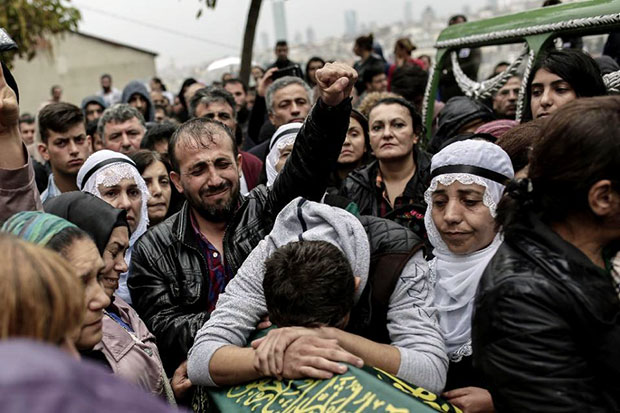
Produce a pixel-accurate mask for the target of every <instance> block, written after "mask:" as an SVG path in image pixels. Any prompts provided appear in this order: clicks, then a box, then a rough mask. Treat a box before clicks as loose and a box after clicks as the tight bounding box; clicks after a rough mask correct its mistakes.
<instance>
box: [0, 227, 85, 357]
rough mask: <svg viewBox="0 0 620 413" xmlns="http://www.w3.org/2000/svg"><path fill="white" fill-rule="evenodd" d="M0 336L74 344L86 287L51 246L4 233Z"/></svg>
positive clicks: (0, 258)
mask: <svg viewBox="0 0 620 413" xmlns="http://www.w3.org/2000/svg"><path fill="white" fill-rule="evenodd" d="M0 262H2V267H1V269H0V303H1V304H0V339H7V338H9V337H27V338H32V339H35V340H40V341H45V342H48V343H52V344H60V345H64V344H69V345H70V347H71V348H74V347H73V346H74V343H73V339H75V338H76V336H77V334H78V333H79V330H80V328H81V326H82V320H83V317H84V307H85V304H84V287H82V284H81V283H80V281H79V278H78V277H77V276H76V275H75V271H74V270H73V268H72V267H71V265H69V263H68V262H67V261H66V260H65V259H64V258H62V257H61V256H60V255H58V254H57V253H55V252H54V251H51V250H49V249H46V248H43V247H39V246H36V245H33V244H30V243H27V242H25V241H22V240H20V239H17V238H15V237H12V236H7V235H2V234H0Z"/></svg>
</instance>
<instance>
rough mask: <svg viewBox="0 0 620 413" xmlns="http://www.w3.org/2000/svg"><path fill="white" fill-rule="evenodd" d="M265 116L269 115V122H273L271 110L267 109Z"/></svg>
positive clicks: (273, 117)
mask: <svg viewBox="0 0 620 413" xmlns="http://www.w3.org/2000/svg"><path fill="white" fill-rule="evenodd" d="M267 116H269V122H271V124H273V121H274V120H275V116H274V115H273V113H271V111H267Z"/></svg>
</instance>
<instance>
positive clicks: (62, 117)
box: [38, 102, 92, 202]
mask: <svg viewBox="0 0 620 413" xmlns="http://www.w3.org/2000/svg"><path fill="white" fill-rule="evenodd" d="M39 131H40V133H41V143H40V144H39V145H38V149H39V153H40V154H41V156H42V157H43V159H45V160H46V161H49V164H50V166H51V169H52V173H51V174H50V176H49V179H48V184H47V189H46V190H45V191H43V193H42V194H41V201H42V202H45V201H46V200H48V199H51V198H53V197H56V196H58V195H60V194H62V193H64V192H69V191H77V190H78V187H77V183H76V178H77V173H78V171H79V170H80V167H81V166H82V164H83V163H84V161H85V160H86V158H88V156H89V155H90V154H91V152H92V146H91V143H90V136H87V135H86V126H85V125H84V113H83V112H82V110H81V109H80V108H78V107H77V106H75V105H72V104H70V103H62V102H61V103H50V104H49V105H47V106H45V107H44V108H43V109H41V111H40V112H39Z"/></svg>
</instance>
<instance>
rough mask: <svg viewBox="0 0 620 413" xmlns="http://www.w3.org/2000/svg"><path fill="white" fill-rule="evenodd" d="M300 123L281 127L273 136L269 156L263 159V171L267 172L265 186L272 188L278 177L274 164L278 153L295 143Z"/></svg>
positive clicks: (278, 157) (276, 161) (278, 155)
mask: <svg viewBox="0 0 620 413" xmlns="http://www.w3.org/2000/svg"><path fill="white" fill-rule="evenodd" d="M301 125H303V124H302V123H298V122H293V123H287V124H286V125H282V126H280V127H279V128H278V130H276V133H274V134H273V137H272V138H271V141H270V142H269V154H268V155H267V158H266V159H265V171H266V172H267V186H268V187H271V186H273V183H274V182H275V181H276V178H277V177H278V171H276V164H277V163H278V160H279V159H280V153H282V150H283V149H284V148H286V147H287V146H288V145H290V144H293V143H295V138H297V134H298V133H299V130H300V129H301Z"/></svg>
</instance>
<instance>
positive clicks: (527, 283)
mask: <svg viewBox="0 0 620 413" xmlns="http://www.w3.org/2000/svg"><path fill="white" fill-rule="evenodd" d="M619 131H620V97H599V98H587V99H580V100H577V101H575V102H571V103H569V104H567V105H565V106H564V107H562V108H560V109H558V111H557V112H555V113H554V114H553V115H551V117H550V118H549V121H548V123H547V124H546V125H545V126H544V127H543V129H542V138H541V140H540V141H539V142H538V143H536V144H535V146H534V148H533V152H532V154H531V157H530V167H529V180H522V181H519V183H518V184H514V185H511V186H510V187H509V194H508V196H507V197H505V198H504V200H503V201H502V204H500V208H499V214H498V218H497V220H498V222H499V224H500V225H501V226H502V230H503V233H504V243H503V244H502V245H501V246H500V248H499V250H498V251H497V253H496V255H495V256H494V257H493V259H492V260H491V262H490V263H489V265H488V266H487V268H486V270H485V273H484V275H483V277H482V280H481V281H480V285H479V289H478V293H477V294H476V302H475V315H474V319H473V331H472V338H473V348H474V365H475V366H476V367H478V368H479V369H480V370H481V371H482V373H483V374H484V376H485V379H486V381H487V382H488V383H489V385H490V391H491V394H492V396H493V401H494V404H495V407H496V409H497V411H499V412H505V411H544V412H567V411H575V412H577V411H579V412H582V411H588V412H593V411H596V412H598V411H606V412H607V411H618V410H619V409H620V392H618V389H619V387H618V385H619V383H620V351H618V348H620V301H619V300H618V295H617V293H616V291H615V289H614V286H613V282H612V277H611V274H610V268H609V267H608V266H607V263H608V255H607V253H608V252H609V251H607V250H606V248H608V247H610V246H611V245H613V244H614V243H616V245H617V241H618V240H620V169H619V168H618V165H620V134H619ZM616 252H617V251H611V254H614V253H616Z"/></svg>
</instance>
